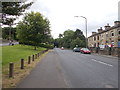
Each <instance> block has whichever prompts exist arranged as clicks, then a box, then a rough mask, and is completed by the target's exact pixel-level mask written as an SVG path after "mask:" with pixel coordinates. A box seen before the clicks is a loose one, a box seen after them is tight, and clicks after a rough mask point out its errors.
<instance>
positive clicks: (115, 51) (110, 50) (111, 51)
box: [89, 47, 120, 56]
mask: <svg viewBox="0 0 120 90" xmlns="http://www.w3.org/2000/svg"><path fill="white" fill-rule="evenodd" d="M89 49H90V50H91V52H92V53H98V54H102V55H111V56H120V55H119V54H120V48H119V47H107V48H104V49H100V48H98V47H96V48H94V47H90V48H89Z"/></svg>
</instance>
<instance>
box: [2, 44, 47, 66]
mask: <svg viewBox="0 0 120 90" xmlns="http://www.w3.org/2000/svg"><path fill="white" fill-rule="evenodd" d="M42 50H45V48H41V47H39V48H37V50H34V47H33V46H27V45H14V46H2V66H3V67H4V66H6V65H8V64H9V63H10V62H18V61H19V62H20V59H21V58H24V59H27V57H28V56H30V55H33V54H36V53H38V52H40V51H42Z"/></svg>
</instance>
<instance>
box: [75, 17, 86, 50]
mask: <svg viewBox="0 0 120 90" xmlns="http://www.w3.org/2000/svg"><path fill="white" fill-rule="evenodd" d="M74 17H82V18H84V19H85V29H86V48H87V47H88V45H87V44H88V42H87V18H86V17H84V16H74Z"/></svg>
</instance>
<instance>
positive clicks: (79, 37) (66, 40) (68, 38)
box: [57, 29, 86, 48]
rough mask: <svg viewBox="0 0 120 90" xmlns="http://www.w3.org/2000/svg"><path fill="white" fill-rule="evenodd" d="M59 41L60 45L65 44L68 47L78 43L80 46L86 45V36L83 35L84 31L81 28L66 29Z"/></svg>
mask: <svg viewBox="0 0 120 90" xmlns="http://www.w3.org/2000/svg"><path fill="white" fill-rule="evenodd" d="M57 41H58V42H59V46H61V47H62V46H63V47H66V48H73V47H75V46H76V45H78V46H79V47H85V45H86V42H85V36H84V35H83V32H82V31H81V30H79V29H76V31H73V30H66V31H65V32H64V33H63V38H60V37H59V38H58V39H57Z"/></svg>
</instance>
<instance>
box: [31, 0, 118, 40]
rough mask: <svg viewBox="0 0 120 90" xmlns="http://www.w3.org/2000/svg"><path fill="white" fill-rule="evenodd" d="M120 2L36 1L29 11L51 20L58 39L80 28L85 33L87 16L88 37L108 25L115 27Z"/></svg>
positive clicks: (82, 0)
mask: <svg viewBox="0 0 120 90" xmlns="http://www.w3.org/2000/svg"><path fill="white" fill-rule="evenodd" d="M118 1H119V0H36V2H35V3H34V4H33V5H32V7H31V8H30V10H29V11H38V12H40V13H42V14H43V15H44V16H45V17H47V18H48V19H49V20H50V23H51V30H52V35H53V36H54V38H56V37H58V35H59V33H63V32H64V31H65V30H67V29H73V30H75V29H76V28H79V29H81V30H83V32H85V20H84V19H83V18H75V17H74V16H76V15H78V16H85V17H86V18H87V20H88V35H90V33H91V32H92V31H96V30H97V29H98V28H99V27H104V26H105V25H106V24H107V23H110V25H113V22H114V21H115V20H117V18H118V14H117V13H118Z"/></svg>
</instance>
